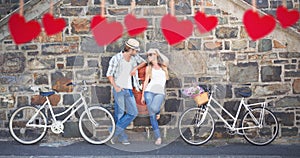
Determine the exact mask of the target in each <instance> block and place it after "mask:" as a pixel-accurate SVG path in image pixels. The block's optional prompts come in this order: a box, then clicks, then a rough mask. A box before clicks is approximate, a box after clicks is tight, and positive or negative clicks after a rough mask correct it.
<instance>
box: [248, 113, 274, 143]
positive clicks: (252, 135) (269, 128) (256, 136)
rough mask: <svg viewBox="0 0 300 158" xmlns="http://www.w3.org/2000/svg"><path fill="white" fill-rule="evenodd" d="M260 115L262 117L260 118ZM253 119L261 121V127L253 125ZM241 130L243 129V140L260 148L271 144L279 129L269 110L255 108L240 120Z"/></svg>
mask: <svg viewBox="0 0 300 158" xmlns="http://www.w3.org/2000/svg"><path fill="white" fill-rule="evenodd" d="M263 111H264V112H263ZM262 112H263V113H262ZM252 114H253V115H252ZM262 114H263V116H261V115H262ZM253 117H255V119H256V120H257V121H259V122H260V121H261V122H262V126H259V125H258V124H257V123H255V121H254V120H255V119H254V118H253ZM260 118H261V119H262V120H261V119H260ZM252 127H253V128H252ZM242 128H244V129H243V132H244V138H245V139H246V140H247V141H248V142H250V143H251V144H254V145H259V146H262V145H267V144H269V143H271V142H272V141H273V140H274V139H275V138H276V136H277V134H278V128H279V127H278V121H277V118H276V116H275V115H274V114H273V113H272V112H271V111H270V110H268V109H264V110H263V108H255V109H252V110H251V111H248V112H247V113H246V114H245V115H244V117H243V119H242Z"/></svg>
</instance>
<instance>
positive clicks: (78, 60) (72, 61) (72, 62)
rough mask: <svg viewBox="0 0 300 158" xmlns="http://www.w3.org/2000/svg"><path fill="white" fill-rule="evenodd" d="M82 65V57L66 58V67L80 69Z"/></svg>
mask: <svg viewBox="0 0 300 158" xmlns="http://www.w3.org/2000/svg"><path fill="white" fill-rule="evenodd" d="M83 65H84V57H83V56H70V57H67V64H66V66H72V67H73V66H78V67H82V66H83Z"/></svg>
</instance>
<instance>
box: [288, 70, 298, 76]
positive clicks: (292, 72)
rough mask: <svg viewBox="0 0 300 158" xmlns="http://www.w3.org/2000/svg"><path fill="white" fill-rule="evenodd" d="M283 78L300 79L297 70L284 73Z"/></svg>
mask: <svg viewBox="0 0 300 158" xmlns="http://www.w3.org/2000/svg"><path fill="white" fill-rule="evenodd" d="M284 76H285V77H300V70H298V71H285V72H284Z"/></svg>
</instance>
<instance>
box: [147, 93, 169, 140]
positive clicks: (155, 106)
mask: <svg viewBox="0 0 300 158" xmlns="http://www.w3.org/2000/svg"><path fill="white" fill-rule="evenodd" d="M144 97H145V101H146V104H147V108H148V111H149V115H150V122H151V125H152V129H153V132H154V136H155V138H156V139H157V138H160V137H161V136H160V131H159V127H158V122H157V120H156V114H157V113H159V112H160V107H161V105H162V102H163V101H164V99H165V95H164V94H158V93H152V92H145V93H144Z"/></svg>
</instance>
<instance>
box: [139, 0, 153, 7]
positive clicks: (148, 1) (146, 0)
mask: <svg viewBox="0 0 300 158" xmlns="http://www.w3.org/2000/svg"><path fill="white" fill-rule="evenodd" d="M136 4H137V5H141V6H143V5H144V6H156V5H158V1H157V0H138V1H136Z"/></svg>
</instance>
